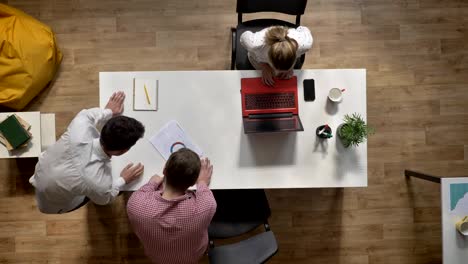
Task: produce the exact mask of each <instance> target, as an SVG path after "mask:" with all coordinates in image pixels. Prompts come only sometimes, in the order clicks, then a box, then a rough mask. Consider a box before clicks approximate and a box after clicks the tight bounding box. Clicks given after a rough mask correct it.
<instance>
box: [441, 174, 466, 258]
mask: <svg viewBox="0 0 468 264" xmlns="http://www.w3.org/2000/svg"><path fill="white" fill-rule="evenodd" d="M457 183H465V184H468V177H464V178H442V179H441V201H442V205H441V207H442V208H441V209H442V244H443V246H442V247H443V248H442V252H443V263H444V264H466V263H468V237H464V236H463V235H461V234H460V233H459V232H458V231H457V229H456V227H455V224H456V223H457V222H458V221H460V219H462V218H463V217H464V216H466V215H468V210H467V209H468V197H467V198H465V199H464V200H462V201H460V202H462V203H464V205H465V206H464V208H465V209H461V208H460V207H459V208H457V210H453V211H452V210H451V206H450V185H451V184H457Z"/></svg>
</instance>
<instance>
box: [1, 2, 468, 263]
mask: <svg viewBox="0 0 468 264" xmlns="http://www.w3.org/2000/svg"><path fill="white" fill-rule="evenodd" d="M0 2H7V3H9V4H11V5H12V6H15V7H18V8H20V9H22V10H24V11H26V12H27V13H29V14H31V15H33V16H35V17H36V18H38V19H40V20H41V21H43V22H45V23H47V24H49V25H50V26H51V27H52V28H53V30H54V31H55V32H56V33H57V39H58V43H59V45H60V48H61V49H62V51H63V53H64V55H65V56H64V60H63V63H62V66H61V69H60V72H59V74H58V76H57V79H56V81H55V84H54V85H53V86H52V87H51V88H49V89H47V90H45V91H44V92H43V93H41V95H40V96H39V97H38V98H37V100H35V101H34V102H33V103H32V104H31V105H30V106H28V108H27V110H40V111H42V112H55V113H56V120H57V135H60V134H61V133H62V132H63V131H64V129H65V128H66V126H67V124H68V123H69V122H70V120H71V119H72V117H73V116H74V115H75V114H76V113H77V112H78V111H79V110H80V109H83V108H89V107H95V106H97V105H98V96H99V95H98V72H100V71H131V70H141V71H144V70H187V69H193V70H222V69H228V67H229V65H230V33H229V28H230V27H231V26H234V25H235V24H236V14H235V0H99V1H97V0H69V1H67V0H17V1H15V0H7V1H6V0H0ZM308 2H309V3H308V6H307V11H306V14H305V15H304V17H303V19H302V24H303V25H305V26H308V27H309V28H310V29H311V31H312V33H313V36H314V45H313V47H312V50H311V51H310V53H308V54H307V59H306V63H305V66H304V68H308V69H321V68H366V69H367V91H368V92H367V98H368V99H367V101H368V104H367V107H368V122H369V123H370V124H371V125H372V126H374V127H375V129H376V134H375V135H374V136H372V137H371V138H370V139H369V145H368V146H369V151H368V152H369V186H368V187H367V188H348V189H309V190H269V191H268V198H269V200H270V205H271V207H272V211H273V215H272V217H271V225H272V230H273V231H274V232H275V234H276V237H277V239H278V242H279V252H278V254H277V255H276V256H274V257H273V258H272V260H271V261H270V262H269V263H330V264H333V263H343V264H368V263H371V264H384V263H385V264H394V263H401V264H405V263H441V255H442V250H441V228H440V221H441V219H440V201H439V199H440V197H439V196H440V192H439V186H438V184H435V183H430V182H423V181H421V180H417V179H412V180H409V181H406V180H405V178H404V177H403V173H402V172H403V169H404V168H411V169H421V170H425V171H427V172H432V173H438V174H450V175H453V174H460V175H463V174H464V175H468V103H467V100H468V1H464V0H447V1H443V0H309V1H308ZM280 17H281V18H283V16H280ZM35 162H36V161H35V160H1V161H0V263H66V264H74V263H149V262H148V260H147V259H146V258H145V256H144V253H143V251H142V248H141V245H140V244H139V242H138V239H137V238H136V237H135V235H133V234H132V232H131V230H130V229H129V226H128V223H127V220H126V213H125V201H124V197H119V198H118V199H117V201H116V202H114V203H113V204H112V205H109V206H96V205H88V206H87V207H85V208H83V209H80V210H78V211H77V212H74V213H70V214H65V215H43V214H40V213H39V212H38V210H37V208H36V205H35V201H34V197H33V193H34V190H33V189H32V188H31V186H30V185H29V183H28V178H29V177H30V176H31V174H32V173H33V170H34V165H35ZM317 173H320V172H317ZM214 177H216V175H215V176H214ZM324 177H326V175H324ZM203 263H207V261H206V259H205V260H203Z"/></svg>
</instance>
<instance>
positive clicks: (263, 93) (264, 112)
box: [241, 76, 304, 134]
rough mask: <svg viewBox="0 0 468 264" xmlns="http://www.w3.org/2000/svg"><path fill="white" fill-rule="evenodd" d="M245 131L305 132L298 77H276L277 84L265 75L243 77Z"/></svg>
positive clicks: (247, 132) (242, 95) (242, 92)
mask: <svg viewBox="0 0 468 264" xmlns="http://www.w3.org/2000/svg"><path fill="white" fill-rule="evenodd" d="M241 97H242V118H243V120H244V133H245V134H249V133H268V132H293V131H304V128H303V126H302V123H301V119H300V118H299V115H298V113H299V105H298V99H297V77H296V76H293V77H292V78H291V79H288V80H277V79H275V86H273V87H270V86H266V85H264V84H263V82H262V79H261V78H243V79H241Z"/></svg>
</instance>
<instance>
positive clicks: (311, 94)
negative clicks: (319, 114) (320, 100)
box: [304, 79, 315, 102]
mask: <svg viewBox="0 0 468 264" xmlns="http://www.w3.org/2000/svg"><path fill="white" fill-rule="evenodd" d="M304 100H305V101H306V102H312V101H314V100H315V81H314V79H306V80H304Z"/></svg>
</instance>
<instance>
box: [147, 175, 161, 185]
mask: <svg viewBox="0 0 468 264" xmlns="http://www.w3.org/2000/svg"><path fill="white" fill-rule="evenodd" d="M162 181H163V178H162V177H161V176H159V175H157V174H155V175H153V176H152V177H151V179H150V180H149V182H154V183H160V182H162Z"/></svg>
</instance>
